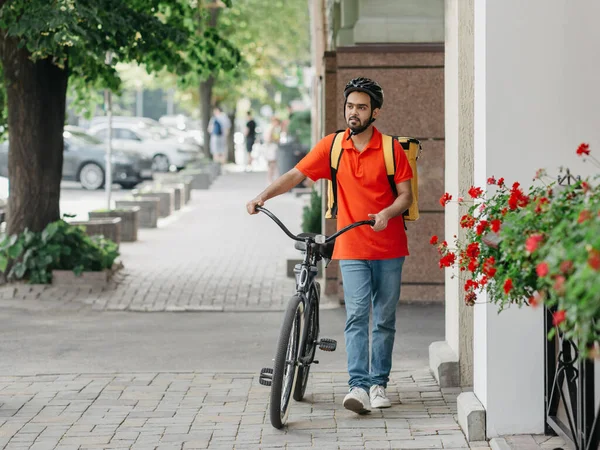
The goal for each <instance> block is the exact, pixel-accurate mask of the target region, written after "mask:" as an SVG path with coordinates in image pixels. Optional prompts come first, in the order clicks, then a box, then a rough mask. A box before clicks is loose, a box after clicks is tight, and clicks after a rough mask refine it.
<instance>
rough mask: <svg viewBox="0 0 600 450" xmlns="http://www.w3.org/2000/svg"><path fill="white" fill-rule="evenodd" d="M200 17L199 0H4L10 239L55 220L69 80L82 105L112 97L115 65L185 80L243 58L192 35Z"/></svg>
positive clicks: (206, 34) (0, 15) (219, 40)
mask: <svg viewBox="0 0 600 450" xmlns="http://www.w3.org/2000/svg"><path fill="white" fill-rule="evenodd" d="M221 3H223V5H222V6H230V1H227V2H221ZM206 14H208V13H207V11H205V9H204V8H203V4H202V3H199V2H198V1H197V0H54V1H52V2H49V1H48V0H0V40H1V41H2V42H1V44H2V45H0V58H1V60H2V66H3V67H2V68H3V75H4V88H5V89H6V102H3V103H5V104H6V105H7V110H8V114H7V115H5V116H0V118H1V117H6V118H7V122H6V124H7V125H8V128H9V133H10V143H9V158H8V159H9V179H10V185H11V195H10V199H9V209H10V214H9V216H8V230H9V232H11V233H19V232H21V231H23V230H24V229H25V228H29V229H31V230H32V231H34V232H35V231H41V230H42V229H43V228H44V227H45V226H46V225H47V224H48V223H50V222H53V221H55V220H57V219H58V218H59V217H60V215H59V198H60V175H61V170H62V152H63V142H62V131H63V130H62V126H63V124H64V121H65V106H66V92H67V85H68V84H69V83H70V85H71V88H72V89H74V90H75V91H76V92H78V93H79V94H80V98H81V97H82V95H81V94H83V96H85V95H87V93H90V92H96V90H97V89H98V88H103V87H108V88H110V89H112V90H115V91H118V90H119V87H120V80H119V77H118V75H117V72H116V70H115V68H114V65H115V64H117V63H120V62H121V63H125V62H136V63H139V64H143V65H144V66H145V67H146V68H147V70H148V71H151V72H153V71H159V70H161V69H163V68H167V69H168V70H169V71H170V72H172V73H175V74H178V75H181V76H183V75H185V74H187V73H190V72H196V73H204V72H212V71H214V70H216V69H217V68H219V69H223V70H232V69H233V68H234V67H235V66H236V64H237V63H238V62H239V58H240V55H239V52H238V51H237V50H236V49H235V48H234V47H233V45H232V44H231V43H229V42H228V41H227V40H226V39H224V38H223V37H222V35H221V34H220V33H219V32H218V31H217V30H214V29H213V30H204V31H202V32H200V31H199V30H198V27H197V23H198V20H199V17H202V16H203V15H206ZM107 54H110V55H111V58H110V64H107ZM2 100H3V99H2V98H0V102H2ZM75 103H77V102H75ZM6 124H5V125H6Z"/></svg>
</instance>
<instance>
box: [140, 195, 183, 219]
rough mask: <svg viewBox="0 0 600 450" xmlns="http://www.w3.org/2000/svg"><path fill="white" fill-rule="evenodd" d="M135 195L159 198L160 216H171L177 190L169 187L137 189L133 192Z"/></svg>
mask: <svg viewBox="0 0 600 450" xmlns="http://www.w3.org/2000/svg"><path fill="white" fill-rule="evenodd" d="M131 193H132V194H133V196H134V197H140V198H158V199H159V200H160V203H159V205H158V217H160V218H164V217H169V216H170V215H171V214H173V206H174V204H175V190H174V189H169V188H162V189H160V190H158V189H153V188H151V189H148V190H146V188H144V189H143V190H142V189H135V190H133V191H132V192H131Z"/></svg>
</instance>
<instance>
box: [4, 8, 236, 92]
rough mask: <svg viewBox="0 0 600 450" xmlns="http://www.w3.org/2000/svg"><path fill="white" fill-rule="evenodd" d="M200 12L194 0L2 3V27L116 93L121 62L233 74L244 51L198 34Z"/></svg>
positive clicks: (36, 56)
mask: <svg viewBox="0 0 600 450" xmlns="http://www.w3.org/2000/svg"><path fill="white" fill-rule="evenodd" d="M228 3H229V2H225V4H228ZM202 13H203V11H202V10H200V8H199V5H198V2H197V1H193V0H127V1H123V0H56V1H53V2H48V1H47V0H12V1H11V0H0V29H2V30H4V31H5V37H8V38H13V39H16V40H18V41H19V46H20V47H21V48H22V47H25V48H26V49H27V50H28V52H29V53H30V54H31V59H32V60H34V61H35V60H41V59H47V58H50V59H51V60H52V62H53V63H54V64H55V65H57V66H58V67H60V68H64V69H66V70H68V71H69V75H70V77H71V79H74V78H76V79H77V80H78V81H79V83H78V84H82V85H85V84H94V85H96V86H98V84H99V85H101V86H104V87H109V88H111V89H113V90H118V89H119V86H120V80H119V78H118V75H117V73H116V71H115V69H114V64H116V63H118V62H137V63H139V64H144V65H145V67H146V68H147V69H148V70H149V71H159V70H161V69H163V68H165V67H166V68H168V69H169V71H171V72H173V73H176V74H178V75H181V76H183V75H185V74H188V73H190V72H196V73H202V72H206V71H213V70H215V68H217V67H222V68H224V70H233V68H235V66H236V64H238V63H239V61H240V54H239V51H238V50H237V49H236V48H235V47H233V45H232V44H231V43H229V42H228V41H227V39H225V38H224V37H223V36H222V35H220V34H219V33H218V32H217V31H216V30H206V31H205V32H203V33H200V34H199V33H198V32H197V30H198V26H197V20H198V15H199V14H202ZM108 52H110V53H111V55H112V64H110V65H107V64H106V55H107V53H108Z"/></svg>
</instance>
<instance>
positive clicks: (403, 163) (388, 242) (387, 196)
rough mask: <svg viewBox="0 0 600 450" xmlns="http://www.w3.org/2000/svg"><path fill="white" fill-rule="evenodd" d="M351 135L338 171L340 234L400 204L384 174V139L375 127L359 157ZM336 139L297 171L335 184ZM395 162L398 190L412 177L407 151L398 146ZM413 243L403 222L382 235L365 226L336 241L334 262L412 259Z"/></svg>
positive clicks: (391, 224)
mask: <svg viewBox="0 0 600 450" xmlns="http://www.w3.org/2000/svg"><path fill="white" fill-rule="evenodd" d="M349 133H350V130H349V129H346V132H345V134H344V140H343V143H342V147H343V149H344V151H343V153H342V157H341V160H340V165H339V167H338V171H337V182H338V188H337V201H338V215H337V226H338V230H339V229H341V228H343V227H345V226H347V225H350V224H351V223H353V222H358V221H361V220H369V214H377V213H378V212H380V211H381V210H382V209H385V208H387V207H388V206H390V205H391V204H392V203H394V200H395V199H396V198H395V196H394V193H393V192H392V189H391V187H390V183H389V181H388V179H387V175H386V171H385V161H384V159H383V147H382V139H381V133H380V132H379V131H378V130H377V129H376V128H375V127H373V136H372V137H371V140H370V141H369V143H368V144H367V146H366V147H365V148H364V149H363V151H362V152H359V151H358V150H356V148H355V147H354V142H353V141H352V139H348V140H346V138H347V137H348V135H349ZM334 138H335V134H330V135H329V136H326V137H325V138H323V139H321V140H320V141H319V142H318V143H317V145H316V146H315V147H314V148H313V149H312V150H311V151H310V152H309V153H308V155H306V156H305V157H304V158H303V159H302V161H300V162H299V163H298V164H297V165H296V168H297V169H298V170H299V171H300V172H302V173H303V174H304V175H306V176H307V177H308V178H310V179H311V180H313V181H317V180H319V179H321V178H326V179H328V180H331V167H330V165H329V152H330V150H331V145H332V143H333V139H334ZM394 155H395V157H396V175H395V177H394V179H395V181H396V184H398V183H401V182H403V181H406V180H410V179H411V178H412V177H413V173H412V169H411V168H410V164H409V163H408V159H407V158H406V155H405V154H404V150H403V149H402V146H401V145H400V143H399V142H397V141H396V140H394ZM408 254H409V253H408V243H407V239H406V232H405V231H404V219H403V218H402V216H397V217H394V218H392V219H391V220H390V221H389V222H388V226H387V228H386V229H385V230H383V231H379V232H376V231H373V229H372V228H371V227H370V226H368V225H364V226H361V227H356V228H354V229H352V230H350V231H347V232H346V233H344V234H342V235H341V236H340V237H338V238H337V239H336V242H335V249H334V252H333V258H334V259H363V260H378V259H391V258H399V257H401V256H407V255H408Z"/></svg>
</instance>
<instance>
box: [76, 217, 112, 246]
mask: <svg viewBox="0 0 600 450" xmlns="http://www.w3.org/2000/svg"><path fill="white" fill-rule="evenodd" d="M69 223H70V224H71V225H82V226H83V227H84V228H85V232H86V234H87V235H88V236H104V238H105V239H110V240H111V241H113V242H114V243H115V244H117V245H119V244H120V243H121V218H120V217H106V218H99V219H91V220H75V221H72V222H69Z"/></svg>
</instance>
